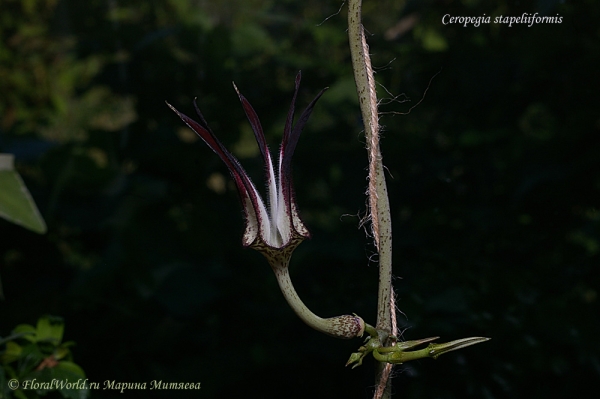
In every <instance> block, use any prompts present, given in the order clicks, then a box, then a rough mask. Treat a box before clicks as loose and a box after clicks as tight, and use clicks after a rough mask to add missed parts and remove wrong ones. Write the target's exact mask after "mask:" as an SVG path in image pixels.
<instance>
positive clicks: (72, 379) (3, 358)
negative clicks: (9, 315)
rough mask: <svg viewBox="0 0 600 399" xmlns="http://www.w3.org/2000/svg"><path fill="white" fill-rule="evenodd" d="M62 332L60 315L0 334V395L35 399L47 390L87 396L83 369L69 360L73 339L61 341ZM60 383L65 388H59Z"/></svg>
mask: <svg viewBox="0 0 600 399" xmlns="http://www.w3.org/2000/svg"><path fill="white" fill-rule="evenodd" d="M63 332H64V322H63V319H62V318H60V317H55V316H43V317H41V318H40V319H39V320H38V321H37V325H36V326H35V327H34V326H32V325H29V324H20V325H18V326H17V327H16V328H15V329H14V330H13V331H12V334H11V335H9V336H8V337H5V338H0V345H2V347H3V349H2V350H1V351H0V384H1V385H0V397H1V398H13V397H14V398H18V399H35V398H39V397H40V396H46V395H47V394H48V393H50V392H59V393H60V394H61V395H62V397H63V398H66V399H85V398H87V397H89V393H90V391H89V390H87V389H85V387H84V384H83V383H82V381H85V373H84V372H83V370H82V369H81V367H79V366H78V365H77V364H75V363H73V359H72V355H71V350H70V349H69V347H71V346H73V345H74V342H64V343H63V342H62V338H63ZM15 380H16V381H17V383H16V385H15ZM9 381H10V382H9ZM67 384H69V385H67ZM63 385H64V386H68V387H69V389H66V388H65V389H61V388H63Z"/></svg>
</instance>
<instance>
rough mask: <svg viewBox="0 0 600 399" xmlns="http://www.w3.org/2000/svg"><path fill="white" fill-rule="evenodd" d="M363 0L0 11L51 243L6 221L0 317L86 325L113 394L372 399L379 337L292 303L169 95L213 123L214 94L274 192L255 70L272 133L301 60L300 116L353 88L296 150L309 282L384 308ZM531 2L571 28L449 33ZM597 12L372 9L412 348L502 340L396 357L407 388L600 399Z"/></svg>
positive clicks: (161, 1) (431, 0) (227, 127)
mask: <svg viewBox="0 0 600 399" xmlns="http://www.w3.org/2000/svg"><path fill="white" fill-rule="evenodd" d="M340 5H341V2H333V1H328V2H322V1H316V0H309V1H302V2H300V1H297V0H280V1H257V0H251V1H248V0H246V1H239V0H228V1H209V0H155V1H140V0H128V1H122V0H108V1H104V0H102V1H100V0H90V1H74V0H55V1H49V0H46V1H43V0H27V1H17V0H0V35H1V38H2V40H0V93H2V95H1V96H0V152H4V153H12V154H14V155H15V158H16V167H17V170H18V171H19V173H20V174H21V176H23V179H24V180H25V182H26V183H27V186H28V187H29V189H30V191H31V193H32V196H33V197H34V199H35V201H36V203H38V205H39V207H40V210H41V212H42V215H43V216H44V218H45V220H46V222H47V224H48V234H47V235H45V236H37V235H34V234H32V233H30V232H28V231H26V230H24V229H21V228H19V227H18V226H14V225H12V224H9V223H5V222H3V221H0V230H1V232H0V236H1V237H3V239H2V240H0V268H1V270H0V272H1V273H2V278H3V282H4V291H5V297H6V300H5V301H4V302H3V303H0V307H2V311H1V312H2V318H1V321H0V323H2V324H1V325H0V331H7V330H10V328H11V327H12V326H14V325H17V324H19V323H22V322H23V321H33V320H37V319H38V317H39V316H40V315H41V314H48V313H49V314H61V315H63V316H64V317H65V319H66V320H67V322H68V323H69V331H70V334H73V335H72V337H73V339H74V340H75V341H76V342H77V343H78V353H77V355H78V357H77V359H78V362H79V364H80V365H81V366H82V367H83V368H84V369H85V370H86V374H87V375H88V378H90V380H91V381H95V382H100V383H102V382H103V381H105V380H117V381H132V382H144V381H146V382H148V381H151V380H154V379H157V380H163V381H169V382H179V381H181V382H198V381H199V382H201V383H202V389H201V391H202V392H201V393H200V394H201V395H203V397H206V398H212V397H238V396H242V395H247V394H248V392H251V393H253V394H256V395H259V396H260V397H263V398H270V397H277V398H279V397H288V398H305V397H331V396H336V397H337V396H349V397H370V393H371V390H372V385H373V375H372V367H369V366H368V364H367V365H366V367H363V368H362V370H360V369H356V370H349V369H344V368H343V367H342V366H343V363H344V361H345V360H346V359H347V357H348V354H349V353H351V352H352V351H353V350H355V349H356V345H357V342H342V341H339V342H338V341H332V340H331V339H329V338H327V337H321V336H319V335H318V334H317V333H315V332H313V331H311V330H310V329H309V328H308V327H305V326H304V325H303V324H302V323H301V322H300V321H299V320H298V319H297V318H296V317H295V316H294V315H293V313H292V312H291V310H289V309H288V308H287V307H286V305H285V302H284V301H283V299H282V298H281V294H280V292H279V291H278V288H277V285H276V283H275V280H274V278H273V276H272V274H271V271H269V270H268V267H267V264H266V262H265V261H264V259H262V258H261V256H260V254H257V253H255V252H253V251H245V250H243V249H242V248H240V247H241V245H240V242H241V234H242V228H243V221H242V215H241V212H240V211H239V204H238V203H237V201H238V199H237V195H236V193H235V189H234V187H233V186H232V183H231V182H230V179H229V177H228V175H227V172H226V169H225V167H224V166H223V165H221V163H220V161H219V160H218V157H216V156H215V155H214V154H213V153H212V152H211V151H210V150H209V149H207V148H205V146H203V143H201V142H199V141H198V140H197V139H196V138H195V137H194V136H193V134H190V133H191V132H189V131H188V129H186V128H184V127H182V126H181V123H180V122H179V120H178V118H176V116H174V115H173V114H172V113H171V112H170V110H169V109H168V108H167V107H166V106H165V104H164V101H165V100H168V101H169V102H170V103H171V104H173V105H174V106H175V107H177V108H178V109H179V110H181V111H182V112H185V113H187V114H191V112H192V109H193V107H192V100H193V98H194V97H196V96H197V97H198V104H199V106H200V108H201V109H202V111H203V113H204V115H205V117H206V118H207V121H208V122H209V123H210V125H211V127H212V128H213V130H214V131H215V132H216V134H217V135H218V136H219V138H220V139H222V141H223V142H224V144H225V145H226V146H227V147H228V148H231V149H234V151H235V153H236V155H238V156H239V157H240V159H241V160H242V163H243V164H244V167H245V168H246V169H247V170H248V172H249V174H250V175H251V176H253V177H254V178H255V180H256V181H257V182H259V181H261V179H262V178H263V177H262V174H263V169H262V164H261V161H260V159H259V158H258V157H257V156H256V155H257V154H258V153H257V151H256V147H254V143H252V139H251V135H250V130H249V128H248V124H247V121H246V120H245V117H244V114H243V111H242V109H241V106H240V105H239V101H238V99H237V97H236V95H235V92H234V90H233V88H232V86H231V81H235V82H236V85H237V86H238V87H239V89H240V91H241V92H242V93H243V94H244V95H245V96H246V97H247V98H248V100H249V101H250V102H251V103H252V105H253V106H254V108H255V109H256V111H257V113H258V115H259V117H260V118H261V122H262V124H263V127H264V130H265V133H266V135H267V139H268V140H269V142H271V143H277V142H279V139H280V137H281V134H282V131H283V125H284V122H285V115H286V112H287V107H288V106H289V101H290V100H291V95H292V91H293V82H294V76H295V74H296V73H297V71H298V70H299V69H301V70H302V72H303V84H302V88H301V92H300V95H299V98H298V107H299V108H300V107H302V106H303V105H305V104H307V103H308V101H310V99H311V98H312V97H313V96H314V95H315V94H316V93H317V92H318V91H319V90H320V89H321V88H323V87H325V86H329V87H330V89H329V91H328V92H327V93H326V94H325V95H324V97H323V98H322V99H321V100H320V102H319V104H318V105H317V108H316V109H315V112H314V113H313V116H312V117H311V120H310V122H309V123H308V125H307V128H306V129H305V132H304V133H303V135H302V137H301V140H300V142H299V144H298V147H297V150H296V154H295V159H294V179H295V186H296V190H297V197H298V202H299V207H300V211H301V214H302V217H303V219H304V221H305V223H306V224H307V226H308V227H309V229H310V230H311V233H312V235H313V239H312V240H311V241H310V242H306V243H303V244H302V245H301V246H300V247H299V248H298V250H297V251H296V253H295V254H294V261H293V264H292V274H293V278H294V281H295V283H296V284H297V289H298V291H299V294H300V295H301V296H302V298H303V299H304V300H305V301H306V302H307V305H309V307H310V308H311V309H314V310H315V312H316V313H318V314H320V315H322V316H329V315H334V314H340V313H343V312H356V313H358V314H360V315H361V316H363V317H364V318H365V320H366V321H367V322H373V321H374V318H375V308H376V299H375V298H376V284H377V270H376V267H375V263H374V262H370V261H369V259H370V258H371V257H372V256H373V254H374V250H373V248H372V246H371V244H370V243H369V239H368V238H366V237H365V234H364V232H363V231H361V230H357V226H358V224H359V219H360V216H361V215H362V214H363V212H364V208H365V197H364V190H365V185H366V182H365V176H366V171H365V167H366V165H367V161H366V154H365V151H364V149H363V144H362V141H363V137H362V136H361V134H360V131H361V121H360V114H359V111H358V106H357V102H356V95H355V91H354V86H353V81H352V73H351V67H350V62H349V51H348V48H347V43H346V25H345V24H346V19H345V12H346V9H345V8H342V11H341V12H340V14H336V13H337V12H338V9H339V8H340ZM524 12H527V13H534V12H539V13H542V14H544V15H555V14H560V15H561V16H562V17H563V22H562V23H561V24H552V25H550V24H536V25H533V26H532V27H527V26H516V25H513V26H512V27H510V28H509V27H507V26H506V25H499V24H489V25H487V24H484V25H481V26H479V27H478V28H474V27H467V28H465V27H463V26H462V25H457V24H453V25H443V24H442V22H441V20H442V17H443V16H444V15H445V14H450V15H453V16H481V15H483V14H484V13H485V14H486V15H491V16H495V15H500V14H502V15H514V16H518V15H521V14H522V13H524ZM328 17H331V18H328ZM599 19H600V6H599V5H598V3H597V2H595V1H593V0H578V1H558V0H525V1H519V2H517V1H512V0H501V1H494V2H492V1H485V0H469V1H458V0H442V1H438V0H428V1H392V0H382V1H376V2H375V1H365V2H364V25H365V27H366V29H367V30H368V32H369V33H370V36H369V45H370V49H371V53H372V56H373V62H374V66H375V68H376V71H377V75H376V77H377V79H378V82H379V84H380V85H379V94H380V97H381V99H382V103H381V112H382V113H384V114H383V115H382V118H381V121H382V124H383V125H384V126H385V130H384V132H383V135H384V137H383V141H382V150H383V157H384V163H385V165H386V166H387V168H388V170H389V172H390V179H389V191H390V197H391V203H392V210H393V215H392V216H393V225H394V271H395V274H396V275H397V276H398V277H402V279H400V278H399V279H398V280H397V281H396V288H397V290H398V295H399V301H398V306H399V308H400V309H401V310H402V311H403V312H404V314H405V315H406V317H404V316H402V315H399V320H400V325H401V326H402V327H403V329H404V330H405V331H404V338H405V339H408V340H410V339H415V338H419V337H425V336H437V335H440V336H441V337H442V339H444V340H447V341H449V340H452V339H456V338H459V337H464V336H489V337H492V338H493V340H492V341H490V343H488V344H486V345H481V347H479V348H477V349H474V348H472V349H467V350H465V351H464V352H463V353H458V352H457V353H456V354H450V355H448V356H447V357H446V359H443V358H442V359H440V360H439V361H436V362H423V363H422V364H419V363H415V364H407V365H402V366H398V368H397V370H398V371H399V372H398V375H397V378H396V379H395V384H396V387H395V391H396V392H397V393H398V395H400V396H402V397H403V398H417V397H439V398H454V397H476V398H505V397H506V398H508V397H510V398H519V397H548V398H554V397H556V398H558V397H574V396H577V397H588V395H589V394H588V392H593V390H592V388H591V387H592V384H593V383H594V382H595V381H597V379H598V375H599V374H600V366H599V364H600V347H599V346H600V342H599V341H598V338H597V337H598V333H599V332H600V319H599V318H598V314H600V309H599V301H598V287H599V286H600V281H599V280H600V274H599V273H598V270H597V269H598V265H599V264H600V262H599V260H600V258H599V257H600V251H599V249H598V248H599V246H600V216H599V215H600V213H599V212H600V210H599V208H598V206H599V205H598V204H599V203H600V195H599V194H600V174H599V173H598V171H599V170H600V156H599V154H600V139H599V137H600V119H599V116H598V109H600V107H599V104H598V103H599V101H598V99H597V95H596V94H597V92H598V83H599V82H598V75H597V72H596V71H597V70H598V67H599V66H600V31H599V30H598V24H597V21H598V20H599ZM438 72H440V73H439V75H437V76H436V77H435V78H434V79H433V80H431V79H432V77H433V76H434V75H436V73H438ZM426 89H428V90H427V94H426V95H425V97H424V100H423V102H421V103H420V104H419V106H418V107H415V108H414V109H412V110H411V111H410V113H409V114H408V115H400V114H398V113H406V112H409V110H410V109H411V107H413V106H414V105H415V104H416V103H417V102H418V101H419V100H420V99H421V98H423V95H424V92H425V90H426ZM408 100H410V101H408ZM259 186H260V184H259ZM369 315H371V316H369ZM369 317H372V319H371V320H369ZM323 348H327V350H323ZM197 394H198V392H183V391H180V392H177V396H178V397H191V396H192V395H197ZM117 395H120V393H119V392H110V391H102V390H99V391H93V392H92V396H94V397H99V398H105V397H106V398H109V397H113V396H117ZM127 395H128V396H130V397H144V398H148V397H172V395H173V392H167V391H144V392H142V391H131V392H128V393H127Z"/></svg>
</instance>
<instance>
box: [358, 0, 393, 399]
mask: <svg viewBox="0 0 600 399" xmlns="http://www.w3.org/2000/svg"><path fill="white" fill-rule="evenodd" d="M361 8H362V0H349V2H348V37H349V42H350V53H351V56H352V67H353V70H354V79H355V81H356V89H357V92H358V98H359V101H360V109H361V113H362V117H363V123H364V126H365V137H366V142H367V151H368V153H369V191H368V193H369V208H370V219H371V224H372V228H373V237H374V239H375V245H376V246H377V250H378V252H379V295H378V302H377V303H378V306H377V326H376V327H377V329H378V330H379V331H382V332H384V333H387V334H394V335H395V333H396V332H395V331H394V330H395V325H394V323H392V312H393V311H395V309H394V308H395V305H394V303H393V294H392V221H391V217H390V205H389V199H388V194H387V187H386V183H385V176H384V172H383V163H382V157H381V151H380V149H379V115H378V112H377V94H376V91H375V78H374V75H373V68H372V67H371V58H370V56H369V47H368V46H367V42H366V39H365V34H364V29H363V26H362V23H361V19H362V18H361ZM385 338H386V337H382V341H383V342H382V343H384V344H385V340H386V339H385ZM378 367H379V369H378V373H377V374H378V377H377V378H378V382H377V386H378V388H377V392H376V393H375V397H377V398H390V397H391V389H390V383H389V381H390V379H389V374H390V371H391V367H392V366H391V365H389V364H380V365H379V366H378Z"/></svg>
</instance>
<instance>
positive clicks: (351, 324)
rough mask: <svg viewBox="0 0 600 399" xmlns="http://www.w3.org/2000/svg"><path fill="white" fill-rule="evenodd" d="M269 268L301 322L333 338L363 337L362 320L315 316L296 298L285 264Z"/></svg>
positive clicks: (363, 323)
mask: <svg viewBox="0 0 600 399" xmlns="http://www.w3.org/2000/svg"><path fill="white" fill-rule="evenodd" d="M271 267H272V269H273V271H274V272H275V277H276V278H277V283H279V288H281V292H282V293H283V296H284V297H285V300H286V301H287V303H288V304H289V305H290V307H291V308H292V309H293V310H294V312H295V313H296V315H298V317H300V319H302V321H303V322H305V323H306V324H308V325H309V326H310V327H312V328H314V329H315V330H317V331H320V332H322V333H324V334H327V335H329V336H332V337H335V338H342V339H350V338H356V337H361V336H362V335H363V332H364V331H365V322H364V321H363V319H362V318H360V317H359V316H356V315H343V316H337V317H331V318H327V319H323V318H321V317H319V316H317V315H316V314H314V313H313V312H311V311H310V309H309V308H307V307H306V305H305V304H304V302H302V300H301V299H300V297H299V296H298V293H297V292H296V289H295V288H294V285H293V284H292V280H291V279H290V272H289V268H288V267H287V264H281V263H279V264H277V263H271Z"/></svg>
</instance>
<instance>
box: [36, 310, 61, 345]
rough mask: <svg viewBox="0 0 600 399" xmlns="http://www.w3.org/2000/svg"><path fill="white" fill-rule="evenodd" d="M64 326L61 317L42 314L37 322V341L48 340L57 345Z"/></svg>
mask: <svg viewBox="0 0 600 399" xmlns="http://www.w3.org/2000/svg"><path fill="white" fill-rule="evenodd" d="M64 328H65V325H64V321H63V319H62V318H61V317H56V316H43V317H41V318H40V319H39V320H38V322H37V330H36V332H37V341H38V342H39V341H48V342H51V343H52V344H54V345H58V344H60V342H61V341H62V337H63V332H64Z"/></svg>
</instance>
